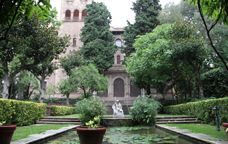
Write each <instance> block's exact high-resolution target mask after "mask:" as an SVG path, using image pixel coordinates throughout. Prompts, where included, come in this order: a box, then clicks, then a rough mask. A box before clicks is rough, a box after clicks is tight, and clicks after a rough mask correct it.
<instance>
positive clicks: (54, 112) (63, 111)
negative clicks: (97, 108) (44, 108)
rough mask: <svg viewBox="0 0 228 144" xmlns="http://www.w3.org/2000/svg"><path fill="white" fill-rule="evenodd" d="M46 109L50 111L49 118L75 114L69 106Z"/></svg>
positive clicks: (54, 106) (53, 106)
mask: <svg viewBox="0 0 228 144" xmlns="http://www.w3.org/2000/svg"><path fill="white" fill-rule="evenodd" d="M48 108H49V109H50V115H51V116H63V115H70V114H74V113H75V108H74V107H69V106H57V105H52V106H48Z"/></svg>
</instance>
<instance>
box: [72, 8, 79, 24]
mask: <svg viewBox="0 0 228 144" xmlns="http://www.w3.org/2000/svg"><path fill="white" fill-rule="evenodd" d="M73 18H74V21H79V10H74V17H73Z"/></svg>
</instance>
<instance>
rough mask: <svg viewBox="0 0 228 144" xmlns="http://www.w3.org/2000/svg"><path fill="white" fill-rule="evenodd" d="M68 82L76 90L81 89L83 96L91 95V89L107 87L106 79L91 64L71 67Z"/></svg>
mask: <svg viewBox="0 0 228 144" xmlns="http://www.w3.org/2000/svg"><path fill="white" fill-rule="evenodd" d="M69 82H70V84H71V85H73V87H74V89H75V90H76V91H77V90H78V89H81V90H82V91H83V96H84V97H88V96H91V95H92V92H93V91H103V90H105V89H106V88H107V79H106V78H105V77H104V76H103V75H101V74H99V72H98V69H97V68H96V67H95V66H94V65H93V64H88V65H83V66H80V67H79V68H75V69H73V70H72V72H71V75H70V77H69Z"/></svg>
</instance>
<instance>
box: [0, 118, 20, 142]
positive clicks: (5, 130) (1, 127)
mask: <svg viewBox="0 0 228 144" xmlns="http://www.w3.org/2000/svg"><path fill="white" fill-rule="evenodd" d="M15 129H16V125H6V124H5V122H0V144H10V141H11V138H12V136H13V133H14V131H15Z"/></svg>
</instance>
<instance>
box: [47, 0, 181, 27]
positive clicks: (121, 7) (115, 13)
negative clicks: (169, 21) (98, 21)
mask: <svg viewBox="0 0 228 144" xmlns="http://www.w3.org/2000/svg"><path fill="white" fill-rule="evenodd" d="M94 1H96V2H103V3H104V4H105V5H106V6H107V8H108V10H109V12H110V13H111V15H112V22H111V26H113V27H124V26H126V25H127V21H129V22H131V23H134V16H135V15H134V12H133V11H132V10H131V7H132V2H135V1H136V0H94ZM180 1H181V0H160V4H161V5H162V7H164V6H165V5H166V4H168V3H174V4H178V3H180ZM51 5H52V6H53V7H56V9H57V11H58V12H59V11H60V7H61V6H60V5H61V0H51Z"/></svg>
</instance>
